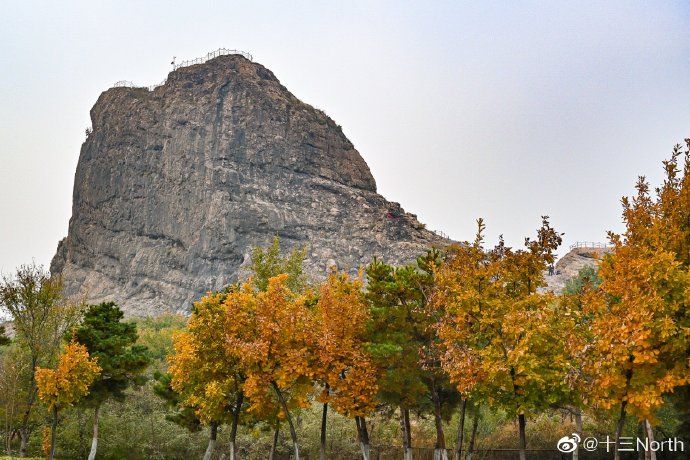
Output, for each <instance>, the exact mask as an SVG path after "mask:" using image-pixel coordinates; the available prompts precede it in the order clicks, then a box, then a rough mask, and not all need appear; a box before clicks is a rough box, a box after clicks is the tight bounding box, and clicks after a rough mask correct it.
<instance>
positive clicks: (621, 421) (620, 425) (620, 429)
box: [613, 401, 628, 460]
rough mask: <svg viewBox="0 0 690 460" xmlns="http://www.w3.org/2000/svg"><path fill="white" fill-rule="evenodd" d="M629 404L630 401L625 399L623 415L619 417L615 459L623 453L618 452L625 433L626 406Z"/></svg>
mask: <svg viewBox="0 0 690 460" xmlns="http://www.w3.org/2000/svg"><path fill="white" fill-rule="evenodd" d="M627 405H628V401H623V402H622V403H621V415H620V417H618V425H617V426H616V444H614V446H613V460H620V458H621V454H620V452H618V443H619V442H620V439H621V434H623V427H624V426H625V406H627Z"/></svg>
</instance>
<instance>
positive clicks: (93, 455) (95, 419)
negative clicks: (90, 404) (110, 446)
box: [89, 404, 101, 460]
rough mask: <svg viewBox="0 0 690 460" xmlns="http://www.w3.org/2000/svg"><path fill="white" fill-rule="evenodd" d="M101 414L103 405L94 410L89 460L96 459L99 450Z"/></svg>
mask: <svg viewBox="0 0 690 460" xmlns="http://www.w3.org/2000/svg"><path fill="white" fill-rule="evenodd" d="M100 412H101V405H100V404H99V405H97V406H96V408H95V409H94V410H93V438H92V439H91V451H90V452H89V460H95V459H96V451H97V450H98V415H99V413H100Z"/></svg>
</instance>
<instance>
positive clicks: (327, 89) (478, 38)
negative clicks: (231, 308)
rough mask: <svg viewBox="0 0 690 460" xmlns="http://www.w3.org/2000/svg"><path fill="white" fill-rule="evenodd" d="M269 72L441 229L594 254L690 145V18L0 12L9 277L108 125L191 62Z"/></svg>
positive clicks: (310, 5) (230, 5) (1, 194)
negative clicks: (111, 110)
mask: <svg viewBox="0 0 690 460" xmlns="http://www.w3.org/2000/svg"><path fill="white" fill-rule="evenodd" d="M218 47H228V48H238V49H244V50H246V51H249V52H251V53H252V54H253V55H254V57H255V60H256V61H258V62H260V63H261V64H263V65H265V66H266V67H268V68H270V69H271V70H273V72H274V73H275V74H276V76H277V77H278V78H279V79H280V80H281V82H282V83H283V84H284V85H285V86H287V87H288V88H289V89H290V90H291V91H292V92H293V93H294V94H295V95H296V96H297V97H299V98H300V99H302V100H303V101H305V102H308V103H310V104H312V105H314V106H316V107H319V108H321V109H323V110H325V111H326V113H328V114H329V115H330V116H331V117H333V118H334V119H335V120H336V122H337V123H339V124H341V125H342V126H343V129H344V131H345V133H346V135H347V136H348V137H349V138H350V139H351V140H352V142H353V143H354V144H355V146H356V147H357V148H358V149H359V151H360V152H361V154H362V156H363V157H364V159H365V160H366V161H367V163H368V164H369V166H370V167H371V169H372V172H373V174H374V176H375V178H376V180H377V183H378V187H379V191H380V192H381V193H382V194H383V195H385V196H386V198H388V199H390V200H393V201H398V202H400V203H401V204H402V205H403V206H404V207H405V208H406V209H407V210H408V211H411V212H414V213H416V214H418V215H419V217H420V219H421V220H422V221H423V222H425V223H427V225H428V226H429V227H430V228H434V229H440V230H443V231H445V232H446V233H448V234H449V235H450V236H451V237H453V238H455V239H467V238H471V237H472V235H473V233H474V221H475V219H476V218H477V217H479V216H482V217H484V218H485V219H486V221H487V224H488V234H489V235H490V237H491V241H495V237H496V236H497V234H498V233H503V234H505V236H506V239H507V240H508V242H509V243H512V244H520V243H521V241H522V239H523V237H524V236H526V235H531V234H532V232H533V230H534V229H535V228H536V226H537V224H538V222H539V216H540V215H542V214H548V215H550V216H551V217H552V221H553V224H554V225H555V226H556V227H557V228H558V229H559V230H561V231H563V232H565V233H566V237H565V244H566V246H567V245H568V244H570V243H572V242H573V241H576V240H594V241H603V240H604V239H605V231H606V230H607V229H613V230H620V229H621V224H620V206H619V199H620V196H621V195H623V194H629V193H630V192H631V191H632V185H633V183H634V181H635V178H636V176H637V175H638V174H647V175H649V176H650V177H651V178H652V179H654V180H658V179H659V177H660V162H661V160H662V159H664V158H665V157H667V156H668V153H669V152H670V149H671V147H672V145H673V144H674V143H676V142H681V141H682V139H683V138H684V137H688V136H690V109H688V103H689V102H690V4H688V2H686V1H666V2H664V1H657V2H648V1H644V2H633V1H621V2H618V1H606V2H604V1H601V2H592V3H588V2H567V3H566V2H554V1H544V2H516V1H505V2H422V1H420V2H372V1H363V2H322V1H319V2H316V1H315V2H286V1H277V2H261V1H252V2H203V1H193V2H192V1H187V2H170V1H161V2H146V1H136V2H125V1H119V2H108V1H99V2H93V1H90V2H66V1H65V2H52V1H46V2H36V1H16V2H10V1H5V0H3V1H0V102H1V104H0V270H2V271H4V272H8V271H10V270H13V269H14V268H15V267H16V266H17V265H19V264H21V263H24V262H29V261H31V260H32V259H35V260H36V262H38V263H43V264H48V263H49V262H50V259H51V258H52V256H53V254H54V252H55V248H56V246H57V242H58V240H59V239H60V238H62V237H64V236H65V235H66V234H67V224H68V220H69V217H70V215H71V195H72V183H73V178H74V170H75V167H76V163H77V159H78V155H79V148H80V145H81V143H82V141H83V140H84V129H85V128H86V127H87V126H89V124H90V122H89V109H90V108H91V106H92V105H93V104H94V103H95V101H96V99H97V97H98V95H99V94H100V92H101V91H103V90H105V89H107V88H108V87H110V86H111V85H112V84H113V83H114V82H116V81H118V80H125V79H126V80H132V81H135V82H137V83H140V84H142V85H148V84H153V83H156V82H159V81H161V80H162V79H163V78H165V76H166V74H167V72H168V71H169V70H170V66H169V63H170V60H171V58H172V56H177V57H178V60H182V59H188V58H194V57H197V56H202V55H204V54H206V53H207V52H208V51H211V50H214V49H216V48H218Z"/></svg>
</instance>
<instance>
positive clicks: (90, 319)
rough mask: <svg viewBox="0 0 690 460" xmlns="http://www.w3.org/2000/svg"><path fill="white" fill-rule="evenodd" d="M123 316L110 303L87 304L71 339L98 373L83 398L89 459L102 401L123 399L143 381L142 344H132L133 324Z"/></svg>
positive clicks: (134, 338) (95, 441) (91, 459)
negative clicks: (89, 423) (88, 416)
mask: <svg viewBox="0 0 690 460" xmlns="http://www.w3.org/2000/svg"><path fill="white" fill-rule="evenodd" d="M123 316H124V314H123V312H122V310H120V308H119V307H118V306H117V305H115V304H114V303H113V302H105V303H100V304H98V305H90V306H89V307H88V309H87V310H86V312H85V314H84V318H83V320H82V322H81V323H80V325H79V326H78V327H77V329H76V330H75V332H74V338H75V340H76V341H77V342H78V343H80V344H82V345H84V346H85V347H86V349H87V351H88V352H89V355H90V356H91V357H92V358H95V359H97V360H98V365H99V366H100V367H101V373H100V374H99V376H98V378H96V379H95V380H94V382H93V383H92V384H91V388H90V389H89V394H88V395H87V397H86V398H84V401H83V403H84V405H86V406H88V407H92V408H93V411H94V414H93V438H92V442H91V451H90V452H89V457H88V458H89V460H94V459H95V458H96V451H97V449H98V420H99V415H100V411H101V407H102V405H103V403H104V402H105V401H106V400H107V399H109V398H114V399H117V400H123V399H124V397H125V390H126V389H127V388H128V387H129V386H130V385H133V384H134V385H141V384H143V383H144V376H143V372H144V370H145V369H146V367H147V366H148V364H149V357H148V353H147V350H146V347H144V346H141V345H136V341H137V327H136V324H135V323H131V322H129V323H128V322H123V321H122V319H123Z"/></svg>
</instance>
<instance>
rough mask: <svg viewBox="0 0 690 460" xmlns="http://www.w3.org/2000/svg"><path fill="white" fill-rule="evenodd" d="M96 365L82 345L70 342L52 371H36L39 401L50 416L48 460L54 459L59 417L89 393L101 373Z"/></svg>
mask: <svg viewBox="0 0 690 460" xmlns="http://www.w3.org/2000/svg"><path fill="white" fill-rule="evenodd" d="M96 361H97V360H96V359H94V358H91V357H90V356H89V352H88V351H87V350H86V347H85V346H84V345H81V344H79V343H77V342H74V341H72V342H70V343H69V344H68V345H67V346H66V347H65V349H64V351H63V352H62V353H61V354H60V357H59V360H58V365H57V367H56V368H55V369H49V368H42V367H39V368H36V386H37V388H38V397H39V398H40V399H41V401H42V402H43V403H44V404H45V405H46V406H47V407H48V410H49V411H50V413H51V414H52V423H51V438H50V454H49V458H50V460H52V459H53V457H54V456H55V434H56V431H57V423H58V413H59V411H60V410H62V409H64V408H65V407H68V406H71V405H72V404H74V403H76V402H77V401H79V400H80V399H81V398H82V397H84V396H85V395H86V394H87V393H88V391H89V386H90V385H91V383H92V382H93V381H94V380H95V379H96V378H97V377H98V375H99V374H100V372H101V368H100V367H99V366H98V364H97V362H96Z"/></svg>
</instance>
